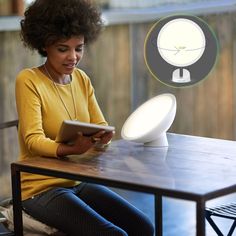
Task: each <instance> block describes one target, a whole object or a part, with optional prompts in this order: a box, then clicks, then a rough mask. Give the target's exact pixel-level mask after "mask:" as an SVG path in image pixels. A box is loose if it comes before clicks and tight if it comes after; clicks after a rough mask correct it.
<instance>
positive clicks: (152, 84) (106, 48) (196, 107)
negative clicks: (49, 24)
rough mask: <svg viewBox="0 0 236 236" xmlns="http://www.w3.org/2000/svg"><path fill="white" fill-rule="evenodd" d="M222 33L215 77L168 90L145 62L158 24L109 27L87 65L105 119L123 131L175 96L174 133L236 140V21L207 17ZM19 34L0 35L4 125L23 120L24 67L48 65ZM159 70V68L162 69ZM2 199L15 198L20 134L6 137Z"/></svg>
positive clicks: (89, 51) (1, 139)
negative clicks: (20, 80) (19, 92)
mask: <svg viewBox="0 0 236 236" xmlns="http://www.w3.org/2000/svg"><path fill="white" fill-rule="evenodd" d="M202 18H203V19H205V20H206V21H207V22H208V23H209V25H210V26H211V27H212V28H213V30H214V31H215V32H216V35H217V38H218V39H219V45H220V54H219V58H218V63H217V65H216V66H215V68H214V70H213V72H212V73H211V74H210V75H209V76H208V78H207V79H205V80H204V81H202V82H201V83H199V84H197V85H195V86H193V87H190V88H187V89H180V88H179V89H174V88H170V87H167V86H165V85H163V84H162V83H160V82H159V81H157V80H156V79H155V78H153V77H152V76H151V74H150V73H149V71H148V70H147V67H146V65H145V62H144V57H143V44H144V40H145V36H146V34H147V32H148V31H149V29H150V27H151V26H152V25H153V23H154V21H153V22H146V23H136V24H135V23H133V24H119V25H112V26H107V27H106V28H105V30H104V32H103V34H102V35H101V37H100V38H99V39H98V41H97V42H95V43H94V44H92V45H90V46H88V47H86V52H85V55H84V59H83V61H82V62H81V65H80V66H81V68H83V69H84V70H85V71H86V72H87V74H88V75H89V76H90V77H91V80H92V82H93V85H94V87H95V92H96V95H97V99H98V101H99V104H100V106H101V109H102V110H103V112H104V115H105V117H106V118H107V120H108V121H109V123H110V124H111V125H115V126H116V137H115V138H120V130H121V127H122V125H123V123H124V121H125V120H126V118H127V117H128V115H129V114H130V113H131V112H132V110H133V109H135V108H136V107H137V106H139V105H140V104H141V103H143V102H144V101H146V100H147V99H149V98H151V97H153V96H156V95H158V94H160V93H164V92H171V93H173V94H175V95H176V98H177V105H178V108H177V115H176V119H175V121H174V124H173V126H172V127H171V129H170V131H171V132H176V133H183V134H191V135H201V136H207V137H216V138H223V139H232V140H235V139H236V132H235V122H234V121H235V111H236V107H235V106H236V99H235V94H236V93H235V79H236V78H235V65H234V62H235V38H236V37H235V35H236V34H235V27H234V25H235V20H236V15H235V13H234V12H232V13H224V14H218V15H210V16H202ZM18 34H19V33H18V32H17V31H8V32H0V42H1V47H0V72H1V78H0V111H1V112H0V122H2V121H7V120H11V119H14V118H16V117H17V115H16V110H15V101H14V100H15V98H14V81H15V77H16V74H17V73H18V72H19V71H20V70H21V69H22V68H24V67H28V66H33V65H34V66H35V65H38V64H40V63H42V61H43V60H42V58H40V57H39V56H38V55H37V54H32V53H31V52H29V51H27V50H25V48H24V47H23V46H22V44H21V42H20V39H19V35H18ZM157 66H158V65H157ZM0 145H1V146H0V156H1V158H0V186H3V187H2V188H1V192H0V199H1V198H3V197H5V196H7V195H9V194H10V169H9V165H10V163H11V162H12V161H14V160H16V159H17V152H18V149H17V138H16V133H15V130H13V131H12V132H9V131H6V132H5V133H4V134H3V133H0Z"/></svg>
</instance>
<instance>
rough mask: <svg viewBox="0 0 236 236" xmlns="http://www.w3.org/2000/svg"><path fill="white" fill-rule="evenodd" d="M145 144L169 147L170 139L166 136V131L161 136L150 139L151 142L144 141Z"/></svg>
mask: <svg viewBox="0 0 236 236" xmlns="http://www.w3.org/2000/svg"><path fill="white" fill-rule="evenodd" d="M144 146H147V147H168V146H169V144H168V140H167V137H166V133H164V134H162V135H161V136H159V137H158V138H157V139H155V140H153V141H150V142H146V143H144Z"/></svg>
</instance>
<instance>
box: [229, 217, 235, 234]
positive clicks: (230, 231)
mask: <svg viewBox="0 0 236 236" xmlns="http://www.w3.org/2000/svg"><path fill="white" fill-rule="evenodd" d="M235 227H236V220H234V223H233V224H232V226H231V228H230V230H229V233H228V236H232V235H233V232H234V229H235Z"/></svg>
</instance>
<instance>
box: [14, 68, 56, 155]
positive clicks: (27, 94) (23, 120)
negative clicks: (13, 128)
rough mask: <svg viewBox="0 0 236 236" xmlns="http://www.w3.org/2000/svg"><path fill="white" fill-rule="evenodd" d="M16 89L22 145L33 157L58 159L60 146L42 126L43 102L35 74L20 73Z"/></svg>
mask: <svg viewBox="0 0 236 236" xmlns="http://www.w3.org/2000/svg"><path fill="white" fill-rule="evenodd" d="M15 89H16V105H17V112H18V117H19V137H20V139H21V142H20V145H22V146H24V149H26V150H27V151H29V152H30V153H31V155H32V156H36V155H39V156H52V157H56V150H57V147H58V145H59V144H58V143H56V142H55V141H54V140H52V139H50V138H48V137H46V135H45V132H44V129H43V125H42V109H41V105H42V104H41V103H42V102H41V99H40V94H39V90H38V88H37V80H35V78H34V72H33V71H30V70H28V71H23V72H21V73H19V75H18V76H17V79H16V88H15Z"/></svg>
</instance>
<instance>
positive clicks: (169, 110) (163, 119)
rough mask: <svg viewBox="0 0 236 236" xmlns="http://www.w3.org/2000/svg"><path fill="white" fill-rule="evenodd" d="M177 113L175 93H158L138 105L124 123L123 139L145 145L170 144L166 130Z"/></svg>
mask: <svg viewBox="0 0 236 236" xmlns="http://www.w3.org/2000/svg"><path fill="white" fill-rule="evenodd" d="M175 114H176V98H175V96H174V95H173V94H170V93H165V94H161V95H158V96H156V97H154V98H152V99H150V100H148V101H147V102H145V103H144V104H142V105H141V106H140V107H138V108H137V109H136V110H135V111H134V112H133V113H132V114H131V115H130V116H129V117H128V119H127V120H126V122H125V123H124V125H123V127H122V130H121V136H122V138H123V139H126V140H130V141H134V142H138V143H144V145H145V146H168V141H167V137H166V131H167V130H168V129H169V128H170V126H171V124H172V123H173V121H174V118H175Z"/></svg>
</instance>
